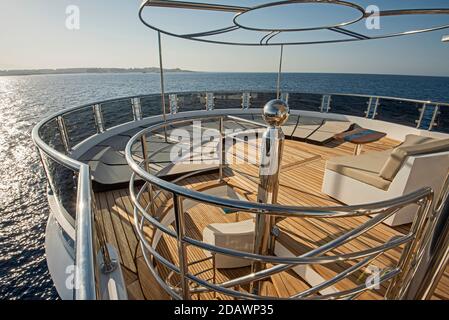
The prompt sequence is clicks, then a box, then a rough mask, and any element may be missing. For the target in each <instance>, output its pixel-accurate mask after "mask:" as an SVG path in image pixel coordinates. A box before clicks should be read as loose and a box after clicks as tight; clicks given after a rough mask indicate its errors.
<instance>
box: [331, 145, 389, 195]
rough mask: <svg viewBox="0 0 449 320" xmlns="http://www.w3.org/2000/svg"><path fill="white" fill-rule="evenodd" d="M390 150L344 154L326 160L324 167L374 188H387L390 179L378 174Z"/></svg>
mask: <svg viewBox="0 0 449 320" xmlns="http://www.w3.org/2000/svg"><path fill="white" fill-rule="evenodd" d="M390 153H391V150H387V151H381V152H372V153H366V154H362V155H358V156H344V157H336V158H333V159H330V160H328V161H327V162H326V169H328V170H332V171H334V172H337V173H339V174H342V175H345V176H347V177H350V178H353V179H355V180H358V181H361V182H363V183H366V184H369V185H372V186H374V187H376V188H379V189H383V190H388V187H389V186H390V184H391V181H389V180H386V179H383V178H382V177H380V176H379V172H380V170H381V169H382V167H383V165H384V164H385V161H386V160H387V159H388V158H389V156H390Z"/></svg>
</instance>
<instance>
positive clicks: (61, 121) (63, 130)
mask: <svg viewBox="0 0 449 320" xmlns="http://www.w3.org/2000/svg"><path fill="white" fill-rule="evenodd" d="M56 119H57V122H58V129H59V134H60V135H61V140H62V143H63V144H64V149H65V151H66V153H69V152H70V139H69V134H68V132H67V127H66V125H65V121H64V118H63V117H62V116H58V117H57V118H56Z"/></svg>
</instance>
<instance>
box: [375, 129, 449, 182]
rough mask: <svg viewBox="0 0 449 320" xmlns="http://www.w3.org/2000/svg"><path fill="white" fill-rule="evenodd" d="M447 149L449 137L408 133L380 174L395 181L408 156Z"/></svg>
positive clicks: (448, 148)
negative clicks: (440, 138)
mask: <svg viewBox="0 0 449 320" xmlns="http://www.w3.org/2000/svg"><path fill="white" fill-rule="evenodd" d="M445 151H449V139H442V140H439V139H434V138H429V137H421V136H416V135H407V136H406V138H405V140H404V142H403V143H402V144H401V145H399V146H398V147H396V148H395V149H393V151H392V152H391V155H390V157H389V158H388V159H387V161H386V162H385V164H384V166H383V167H382V170H381V171H380V173H379V175H380V176H381V177H382V178H384V179H386V180H389V181H393V179H394V177H395V176H396V174H397V173H398V172H399V169H401V166H402V164H403V163H404V161H405V159H406V158H407V157H409V156H416V155H424V154H431V153H438V152H445Z"/></svg>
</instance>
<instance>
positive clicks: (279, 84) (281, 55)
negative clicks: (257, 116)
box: [276, 45, 284, 99]
mask: <svg viewBox="0 0 449 320" xmlns="http://www.w3.org/2000/svg"><path fill="white" fill-rule="evenodd" d="M280 47H281V52H280V56H279V69H278V79H277V86H276V99H280V98H281V76H282V59H283V57H284V45H281V46H280Z"/></svg>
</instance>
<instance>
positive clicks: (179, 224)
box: [173, 193, 190, 300]
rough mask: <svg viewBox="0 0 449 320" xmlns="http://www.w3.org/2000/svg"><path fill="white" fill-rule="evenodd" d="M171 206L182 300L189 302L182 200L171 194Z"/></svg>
mask: <svg viewBox="0 0 449 320" xmlns="http://www.w3.org/2000/svg"><path fill="white" fill-rule="evenodd" d="M173 206H174V211H175V227H176V235H177V244H178V258H179V270H180V274H179V276H180V278H181V288H182V298H183V299H184V300H190V288H189V279H188V278H187V276H186V274H187V273H188V272H189V270H188V261H187V248H186V243H185V242H184V240H183V238H184V235H185V221H184V209H183V203H182V198H181V197H180V196H179V195H177V194H175V193H173Z"/></svg>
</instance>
